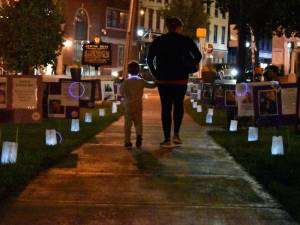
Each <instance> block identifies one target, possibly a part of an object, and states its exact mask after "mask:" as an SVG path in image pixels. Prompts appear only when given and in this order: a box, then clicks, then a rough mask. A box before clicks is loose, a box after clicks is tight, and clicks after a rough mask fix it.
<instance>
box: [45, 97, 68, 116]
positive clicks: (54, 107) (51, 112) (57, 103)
mask: <svg viewBox="0 0 300 225" xmlns="http://www.w3.org/2000/svg"><path fill="white" fill-rule="evenodd" d="M48 116H49V117H57V118H64V117H65V106H64V105H62V102H61V100H60V99H49V102H48Z"/></svg>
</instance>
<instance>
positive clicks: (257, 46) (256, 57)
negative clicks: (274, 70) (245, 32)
mask: <svg viewBox="0 0 300 225" xmlns="http://www.w3.org/2000/svg"><path fill="white" fill-rule="evenodd" d="M254 37H255V46H256V52H255V66H259V41H260V38H259V35H257V34H255V32H254Z"/></svg>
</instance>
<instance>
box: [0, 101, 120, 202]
mask: <svg viewBox="0 0 300 225" xmlns="http://www.w3.org/2000/svg"><path fill="white" fill-rule="evenodd" d="M85 112H92V114H93V123H91V124H88V123H84V122H83V117H84V113H85ZM122 112H123V110H122V107H119V110H118V113H116V114H112V113H111V106H110V105H107V106H106V116H105V117H99V114H98V109H82V110H81V112H80V114H81V119H80V132H78V133H74V132H70V127H71V120H69V119H44V120H43V122H42V123H40V124H27V125H24V124H11V123H7V124H0V128H1V130H2V140H0V144H1V148H2V142H3V141H13V142H14V141H15V140H16V129H17V127H18V129H19V138H18V143H19V147H18V157H17V163H15V164H5V165H0V200H3V199H8V198H9V197H11V196H14V194H16V193H18V192H19V191H21V190H22V189H23V188H24V187H25V185H26V184H27V183H28V182H29V181H30V180H31V179H32V178H33V177H34V176H36V175H37V174H38V173H39V172H41V171H42V170H44V169H46V168H49V167H50V166H51V165H53V164H55V163H57V162H59V161H60V160H61V159H63V158H64V157H66V156H67V155H69V154H70V152H72V150H74V149H75V148H76V147H78V146H80V145H81V144H83V143H84V142H86V141H88V140H89V139H91V138H92V137H93V136H94V135H95V134H96V133H98V132H99V131H101V130H103V129H104V128H106V127H107V126H109V125H110V124H111V123H112V122H114V121H116V120H117V119H118V118H119V117H120V116H121V115H122ZM45 129H56V130H57V131H59V132H60V133H61V134H62V137H63V138H62V143H60V144H58V145H56V146H46V145H45Z"/></svg>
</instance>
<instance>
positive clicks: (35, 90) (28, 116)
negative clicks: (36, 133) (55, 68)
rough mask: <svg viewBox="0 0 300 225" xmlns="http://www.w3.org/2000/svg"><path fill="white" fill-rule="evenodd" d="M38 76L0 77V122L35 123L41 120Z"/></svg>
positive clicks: (40, 83)
mask: <svg viewBox="0 0 300 225" xmlns="http://www.w3.org/2000/svg"><path fill="white" fill-rule="evenodd" d="M42 111H43V110H42V78H41V77H40V76H30V75H22V76H1V77H0V121H1V122H14V123H36V122H40V121H41V119H42Z"/></svg>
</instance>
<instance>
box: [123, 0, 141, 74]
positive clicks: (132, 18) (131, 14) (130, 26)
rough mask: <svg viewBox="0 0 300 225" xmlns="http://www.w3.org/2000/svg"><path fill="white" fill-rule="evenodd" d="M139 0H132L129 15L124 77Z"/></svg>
mask: <svg viewBox="0 0 300 225" xmlns="http://www.w3.org/2000/svg"><path fill="white" fill-rule="evenodd" d="M137 4H138V1H137V0H130V7H129V17H128V26H127V32H126V43H125V51H124V65H123V77H124V78H126V77H127V64H128V61H129V55H130V49H131V47H132V38H133V33H134V32H133V30H134V24H135V14H136V10H137Z"/></svg>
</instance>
